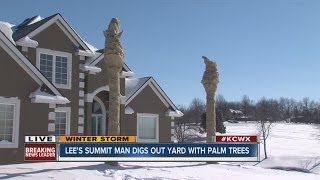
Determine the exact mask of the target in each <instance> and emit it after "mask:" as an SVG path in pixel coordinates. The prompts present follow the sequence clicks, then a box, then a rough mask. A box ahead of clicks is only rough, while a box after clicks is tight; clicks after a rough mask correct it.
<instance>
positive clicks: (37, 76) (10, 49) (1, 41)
mask: <svg viewBox="0 0 320 180" xmlns="http://www.w3.org/2000/svg"><path fill="white" fill-rule="evenodd" d="M0 46H1V47H2V48H3V49H4V50H5V51H6V52H7V53H8V54H9V55H10V56H11V57H12V58H13V59H14V60H15V61H16V62H17V63H18V64H19V65H20V66H21V67H22V69H24V70H25V71H26V72H27V74H29V75H30V76H31V77H32V78H33V79H34V80H35V81H36V82H37V83H38V84H39V85H40V86H43V84H45V85H46V86H47V87H48V88H49V89H50V90H51V91H52V93H53V94H54V95H56V96H59V97H63V96H62V95H61V93H60V92H59V91H58V89H57V88H56V87H55V86H54V85H53V84H52V83H51V82H50V81H49V80H48V79H47V78H46V77H45V76H44V75H43V74H41V72H40V71H39V70H38V69H37V68H36V67H35V66H33V64H32V63H31V62H30V61H29V60H28V59H27V58H26V57H25V56H24V55H23V54H22V53H21V52H20V51H19V50H18V49H17V47H16V46H15V45H14V44H13V42H11V41H10V40H9V38H8V37H7V36H6V35H5V34H4V33H3V32H2V31H0ZM67 101H69V100H68V99H66V102H67ZM69 102H70V101H69Z"/></svg>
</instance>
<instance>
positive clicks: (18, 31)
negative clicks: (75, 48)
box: [12, 14, 58, 41]
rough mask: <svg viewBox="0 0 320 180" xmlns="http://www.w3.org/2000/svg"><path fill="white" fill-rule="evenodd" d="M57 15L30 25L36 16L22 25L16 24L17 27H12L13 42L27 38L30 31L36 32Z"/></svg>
mask: <svg viewBox="0 0 320 180" xmlns="http://www.w3.org/2000/svg"><path fill="white" fill-rule="evenodd" d="M57 15H58V14H54V15H51V16H49V17H46V18H44V19H42V20H40V21H37V22H35V23H32V24H30V23H31V22H32V21H33V20H35V19H36V18H37V17H38V16H34V17H31V18H27V19H25V20H24V21H23V22H22V23H20V24H18V25H17V26H15V27H14V32H13V34H12V38H13V40H15V41H17V40H19V39H21V38H23V37H25V36H27V35H28V34H29V33H31V32H32V31H34V30H36V29H37V28H39V27H40V26H42V25H43V24H45V23H46V22H48V21H49V20H51V19H52V18H54V17H55V16H57Z"/></svg>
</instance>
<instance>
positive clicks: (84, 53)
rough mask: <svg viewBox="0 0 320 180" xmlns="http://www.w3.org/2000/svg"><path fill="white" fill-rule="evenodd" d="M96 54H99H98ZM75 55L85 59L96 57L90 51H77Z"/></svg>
mask: <svg viewBox="0 0 320 180" xmlns="http://www.w3.org/2000/svg"><path fill="white" fill-rule="evenodd" d="M98 54H100V53H98ZM77 55H80V56H87V57H96V53H94V52H92V51H91V50H81V49H78V52H77Z"/></svg>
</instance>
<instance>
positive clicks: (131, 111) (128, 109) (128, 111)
mask: <svg viewBox="0 0 320 180" xmlns="http://www.w3.org/2000/svg"><path fill="white" fill-rule="evenodd" d="M133 113H134V110H133V109H132V108H131V107H130V106H127V107H126V108H125V114H133Z"/></svg>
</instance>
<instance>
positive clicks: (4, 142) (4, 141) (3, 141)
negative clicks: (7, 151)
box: [0, 140, 10, 144]
mask: <svg viewBox="0 0 320 180" xmlns="http://www.w3.org/2000/svg"><path fill="white" fill-rule="evenodd" d="M1 143H3V144H8V143H10V142H9V141H8V140H2V141H0V144H1Z"/></svg>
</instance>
